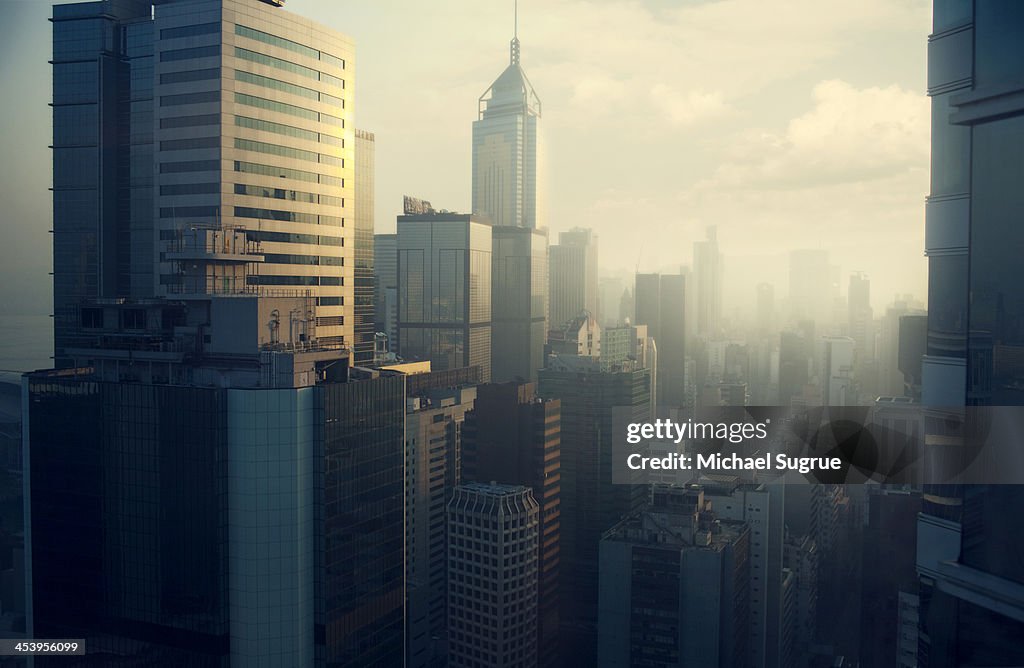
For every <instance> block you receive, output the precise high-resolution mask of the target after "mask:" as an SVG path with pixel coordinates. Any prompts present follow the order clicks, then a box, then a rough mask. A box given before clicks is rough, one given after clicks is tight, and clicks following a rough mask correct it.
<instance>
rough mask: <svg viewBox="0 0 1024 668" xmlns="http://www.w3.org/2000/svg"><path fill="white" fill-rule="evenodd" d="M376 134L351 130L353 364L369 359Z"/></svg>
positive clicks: (372, 288)
mask: <svg viewBox="0 0 1024 668" xmlns="http://www.w3.org/2000/svg"><path fill="white" fill-rule="evenodd" d="M376 145H377V143H376V137H375V136H374V134H373V133H372V132H367V131H366V130H359V129H356V132H355V155H354V158H355V205H356V214H355V219H354V221H353V222H354V223H355V234H354V238H353V243H354V244H355V248H354V249H353V253H352V256H353V261H354V262H355V267H354V268H353V281H355V283H354V289H353V293H354V294H353V304H352V317H353V318H354V322H353V325H354V330H355V331H354V335H353V342H352V352H353V356H352V357H353V361H354V362H355V363H356V364H370V363H372V362H373V348H374V334H375V333H376V331H377V330H376V328H375V327H374V322H375V315H376V314H375V311H374V299H375V296H376V295H375V292H376V291H375V285H374V280H373V278H374V274H373V260H374V250H373V240H374V237H373V225H374V210H375V209H374V189H375V169H376V158H375V155H376Z"/></svg>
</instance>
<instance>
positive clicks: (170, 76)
mask: <svg viewBox="0 0 1024 668" xmlns="http://www.w3.org/2000/svg"><path fill="white" fill-rule="evenodd" d="M219 78H220V68H219V67H210V68H207V69H205V70H185V71H183V72H165V73H164V74H161V75H160V83H162V84H175V83H189V82H192V81H208V80H210V79H219Z"/></svg>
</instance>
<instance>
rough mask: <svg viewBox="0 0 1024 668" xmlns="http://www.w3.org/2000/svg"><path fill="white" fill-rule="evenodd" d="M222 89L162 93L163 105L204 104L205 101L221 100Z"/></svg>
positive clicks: (161, 102) (161, 103)
mask: <svg viewBox="0 0 1024 668" xmlns="http://www.w3.org/2000/svg"><path fill="white" fill-rule="evenodd" d="M219 101H220V91H218V90H210V91H204V92H202V93H182V94H181V95H161V96H160V106H161V107H174V106H178V105H182V104H202V103H204V102H219Z"/></svg>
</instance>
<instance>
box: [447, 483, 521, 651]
mask: <svg viewBox="0 0 1024 668" xmlns="http://www.w3.org/2000/svg"><path fill="white" fill-rule="evenodd" d="M539 523H540V520H539V506H538V504H537V501H536V500H535V499H534V498H533V490H531V489H530V488H529V487H523V486H521V485H499V484H497V483H494V484H491V483H466V484H464V485H461V486H460V487H457V488H456V489H455V493H454V494H453V495H452V499H451V501H450V502H449V503H448V631H449V636H448V641H449V655H448V665H450V666H460V667H465V668H470V667H474V666H508V667H509V668H530V667H532V666H536V665H537V543H538V539H539V535H538V527H539Z"/></svg>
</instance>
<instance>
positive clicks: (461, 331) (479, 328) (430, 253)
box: [397, 209, 492, 382]
mask: <svg viewBox="0 0 1024 668" xmlns="http://www.w3.org/2000/svg"><path fill="white" fill-rule="evenodd" d="M397 236H398V266H397V272H398V281H397V284H398V342H399V350H400V351H401V354H402V356H403V357H404V358H405V359H406V360H429V361H430V363H431V365H432V367H433V369H435V370H438V371H444V370H447V369H457V368H461V367H467V366H478V367H480V374H481V380H482V381H483V382H488V381H490V379H491V317H492V316H491V313H492V312H491V278H492V266H491V258H492V235H491V226H490V225H488V224H487V223H485V222H482V221H481V220H480V219H479V218H477V217H476V216H472V215H469V214H459V213H450V212H445V211H434V210H433V209H429V210H426V211H425V212H423V213H407V214H404V215H401V216H399V217H398V235H397Z"/></svg>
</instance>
